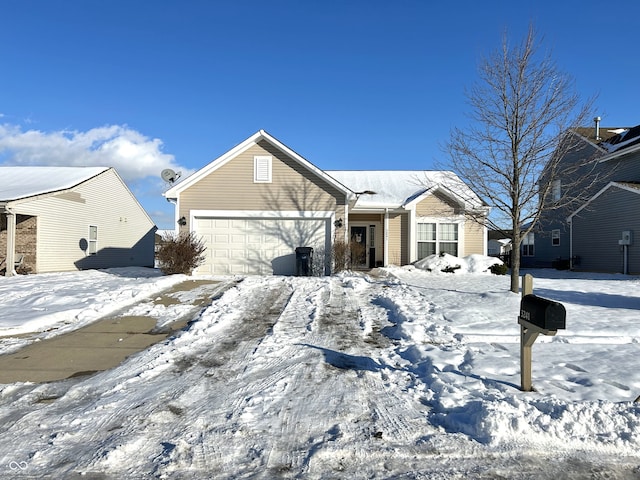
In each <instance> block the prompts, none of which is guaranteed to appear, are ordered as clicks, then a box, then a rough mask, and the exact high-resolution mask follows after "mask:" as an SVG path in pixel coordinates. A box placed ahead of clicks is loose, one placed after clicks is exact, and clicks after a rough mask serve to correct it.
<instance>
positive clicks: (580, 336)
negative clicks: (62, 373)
mask: <svg viewBox="0 0 640 480" xmlns="http://www.w3.org/2000/svg"><path fill="white" fill-rule="evenodd" d="M472 263H473V262H469V264H472ZM478 263H481V262H478ZM471 270H472V271H476V270H474V269H471ZM478 271H481V270H478ZM97 273H100V275H97ZM125 273H126V272H124V271H120V272H117V275H116V274H115V273H114V272H79V273H75V274H73V275H66V274H60V275H57V276H54V277H57V280H58V281H57V282H56V283H57V286H58V288H59V289H60V290H59V292H61V293H64V295H61V296H60V297H58V301H57V303H56V308H58V309H59V311H60V312H62V311H63V310H64V307H63V305H64V304H65V303H66V304H67V306H68V308H69V311H71V312H74V313H73V315H70V317H69V318H70V322H77V323H82V321H83V320H82V318H84V317H83V315H79V314H78V313H77V312H76V310H77V309H78V301H77V298H76V297H75V296H74V295H72V294H70V292H71V291H72V290H73V285H81V284H82V283H83V282H82V279H83V278H84V279H86V278H88V276H91V279H92V280H94V282H93V283H92V285H93V288H94V289H95V291H94V292H91V289H90V287H87V290H85V294H86V297H87V298H88V299H89V298H95V299H96V300H88V302H87V309H88V310H89V311H106V310H113V309H115V308H116V307H124V306H125V305H127V302H129V301H130V297H131V295H130V294H127V293H125V292H126V290H127V289H128V290H130V291H132V292H138V291H140V292H141V291H142V290H145V291H147V292H152V291H153V290H154V288H155V289H158V290H159V289H160V288H161V286H162V285H163V282H166V281H167V280H166V278H167V277H154V276H142V275H137V274H135V272H132V274H131V275H129V276H127V275H126V274H125ZM381 273H382V275H381V276H380V277H368V276H364V275H361V274H360V275H356V274H349V273H342V274H341V275H339V276H335V277H322V278H313V277H300V278H295V277H250V278H246V279H245V280H243V281H242V282H240V283H238V284H237V285H235V286H234V287H232V288H230V289H229V290H228V291H226V293H224V294H223V295H222V296H221V297H220V298H219V299H217V300H216V301H215V302H214V303H213V304H212V305H211V306H210V307H209V308H208V309H206V310H205V311H204V312H203V313H202V315H201V316H200V318H199V319H198V320H197V321H196V322H194V323H193V324H192V325H191V327H190V328H189V329H188V330H187V331H184V332H182V333H181V334H180V335H178V336H176V337H173V338H169V339H167V340H166V341H164V342H162V343H160V344H157V345H154V346H153V347H151V348H149V349H147V350H145V351H144V352H141V353H140V354H137V355H133V356H132V357H130V358H129V359H127V360H126V361H125V362H124V363H123V364H122V365H120V366H119V367H117V368H115V369H112V370H110V371H106V372H102V373H100V374H97V375H95V376H89V377H80V378H74V379H69V380H67V381H62V382H52V383H49V384H43V385H33V384H21V383H17V384H12V385H0V425H2V427H0V471H2V469H3V468H5V469H9V470H7V471H6V472H4V471H2V473H6V474H8V476H9V477H11V476H12V475H13V476H16V475H17V474H19V473H23V474H24V475H28V476H30V478H46V477H57V478H75V477H80V476H88V477H91V478H93V476H101V475H111V477H107V478H124V479H127V478H131V479H133V478H145V477H153V478H222V479H231V478H311V479H329V478H372V479H383V478H385V479H386V478H442V479H444V478H520V479H534V478H535V479H537V478H576V479H578V478H618V479H631V478H637V477H638V474H639V473H640V468H639V466H640V453H638V452H640V404H638V403H634V402H633V400H634V399H635V398H636V397H637V396H638V395H639V394H640V363H639V360H638V354H637V349H638V344H639V343H640V325H639V324H638V322H637V314H638V310H640V288H638V287H639V286H640V280H639V279H638V278H636V277H628V276H621V275H591V276H589V275H586V274H575V273H571V272H558V271H549V272H547V271H535V272H533V273H534V276H535V279H534V292H535V293H537V294H540V295H542V296H545V297H548V298H552V299H554V300H557V301H561V302H562V303H563V304H564V305H565V307H566V310H567V329H566V330H562V331H559V332H558V334H557V335H556V336H555V337H543V336H541V337H540V338H539V339H538V340H537V341H536V343H535V345H534V347H533V383H534V387H535V389H536V391H535V392H526V393H525V392H522V391H520V389H519V384H520V377H519V373H520V365H519V361H520V358H519V328H520V327H519V325H518V323H517V314H518V309H519V302H520V295H518V294H514V293H511V292H510V291H509V283H510V282H509V277H507V276H497V275H477V274H475V273H458V274H457V275H445V274H442V275H439V274H435V275H434V274H432V273H427V272H425V271H424V270H421V269H419V268H400V267H391V268H385V269H381ZM38 277H39V276H33V277H32V278H30V280H29V281H31V282H34V283H33V285H32V288H33V292H34V294H35V295H36V296H37V295H40V294H39V293H38V289H37V288H36V286H37V281H36V280H37V278H38ZM169 278H170V277H169ZM42 279H43V282H45V283H46V282H49V281H50V279H49V278H47V277H42ZM24 281H26V280H25V279H23V278H17V279H14V278H13V277H12V278H11V279H5V280H3V281H0V286H2V288H3V294H4V295H5V296H0V308H2V305H3V302H4V298H5V297H6V298H7V299H8V300H7V304H12V305H13V307H12V308H15V307H16V306H17V305H19V304H20V303H22V304H23V305H25V306H26V305H30V303H29V295H28V294H24V293H25V292H24V291H22V290H19V288H21V287H22V286H24V284H23V283H22V282H24ZM111 281H113V282H114V283H113V284H111V283H110V282H111ZM118 281H119V282H120V284H121V285H122V286H121V288H118V287H116V285H117V284H118ZM85 283H86V282H85ZM12 284H13V285H14V286H15V290H14V289H12V288H11V285H12ZM52 285H53V283H52V284H50V286H49V288H53V287H52ZM107 285H112V286H113V292H112V293H111V294H109V295H110V296H109V295H107V293H106V292H102V293H103V294H102V295H101V294H100V291H101V289H102V288H104V287H105V286H107ZM136 285H137V287H136ZM154 285H155V286H154ZM92 293H95V295H94V296H92V295H91V294H92ZM19 297H20V298H22V300H19ZM54 303H55V302H54ZM137 308H138V306H134V307H132V309H133V310H135V309H137ZM16 311H17V310H16ZM14 315H15V316H14V317H13V320H12V322H13V323H14V324H18V323H19V319H18V315H19V314H17V313H16V314H14ZM32 320H33V319H32ZM7 322H8V323H12V322H9V321H7ZM41 323H44V320H43V321H42V322H41ZM10 466H13V467H15V468H21V469H22V467H24V470H25V471H24V472H12V471H10V469H11V467H10Z"/></svg>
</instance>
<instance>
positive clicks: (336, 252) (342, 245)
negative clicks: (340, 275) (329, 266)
mask: <svg viewBox="0 0 640 480" xmlns="http://www.w3.org/2000/svg"><path fill="white" fill-rule="evenodd" d="M331 256H332V257H333V271H334V272H341V271H343V270H345V269H347V268H349V264H350V253H349V244H348V243H347V242H343V241H341V240H336V241H335V242H333V246H332V250H331Z"/></svg>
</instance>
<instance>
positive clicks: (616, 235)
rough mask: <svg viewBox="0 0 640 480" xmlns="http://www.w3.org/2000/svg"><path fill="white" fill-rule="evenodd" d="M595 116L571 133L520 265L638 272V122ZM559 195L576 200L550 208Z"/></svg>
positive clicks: (639, 187) (525, 242) (639, 175)
mask: <svg viewBox="0 0 640 480" xmlns="http://www.w3.org/2000/svg"><path fill="white" fill-rule="evenodd" d="M594 121H595V125H594V127H581V128H576V129H574V131H572V132H570V135H572V142H573V147H572V148H571V149H570V150H569V151H567V152H566V153H565V154H564V155H563V157H562V158H561V160H560V169H559V170H560V172H561V174H560V175H558V176H557V178H555V179H554V180H553V182H554V184H553V188H552V196H551V198H550V199H549V200H548V204H547V208H546V209H545V211H544V212H543V215H542V216H541V218H540V221H539V222H538V225H537V227H536V228H535V229H534V231H533V232H532V233H530V234H529V235H528V237H529V238H527V239H525V241H524V242H523V245H522V249H523V250H522V253H523V259H522V260H523V262H522V263H523V266H537V267H551V266H556V267H558V268H571V269H573V270H576V271H592V272H609V273H633V274H638V273H640V242H639V241H638V239H637V238H635V236H634V233H635V234H638V232H640V214H639V213H638V212H640V126H636V127H600V124H599V122H600V118H599V117H597V118H595V119H594ZM572 177H574V178H578V179H579V180H578V181H575V180H573V179H572ZM563 195H566V196H567V197H568V198H571V199H576V200H575V201H574V202H573V204H571V205H563V206H560V207H559V208H554V207H555V206H554V204H553V202H554V201H555V200H556V199H558V198H561V197H562V196H563Z"/></svg>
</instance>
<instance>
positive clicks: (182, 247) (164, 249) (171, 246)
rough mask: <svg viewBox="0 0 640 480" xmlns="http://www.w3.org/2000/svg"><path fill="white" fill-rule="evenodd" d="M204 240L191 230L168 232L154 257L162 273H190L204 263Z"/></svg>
mask: <svg viewBox="0 0 640 480" xmlns="http://www.w3.org/2000/svg"><path fill="white" fill-rule="evenodd" d="M205 250H206V247H205V245H204V242H203V241H202V240H201V239H199V238H197V237H196V236H195V234H194V233H193V232H189V233H187V232H181V233H179V234H177V235H176V234H174V233H168V234H166V235H165V236H164V237H163V239H162V244H161V245H160V246H159V248H158V252H157V254H156V258H157V260H158V266H159V267H160V270H161V271H162V273H164V274H167V275H172V274H175V273H183V274H185V275H191V274H192V273H193V271H194V270H195V269H196V268H198V267H199V266H200V265H202V264H203V263H204V252H205Z"/></svg>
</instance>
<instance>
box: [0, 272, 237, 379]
mask: <svg viewBox="0 0 640 480" xmlns="http://www.w3.org/2000/svg"><path fill="white" fill-rule="evenodd" d="M230 285H231V283H220V282H215V281H212V280H186V281H184V282H182V283H179V284H177V285H175V286H173V287H172V288H171V289H169V290H167V291H165V292H162V294H160V295H159V296H157V297H156V298H154V299H153V303H154V304H156V305H159V304H162V305H165V306H167V305H171V304H175V303H177V302H180V300H178V297H179V296H180V294H181V293H183V292H186V291H193V292H195V293H196V295H195V298H194V300H192V301H191V302H190V304H191V305H192V308H190V309H188V310H187V311H186V312H185V313H184V314H182V315H181V316H180V317H178V318H176V319H175V320H174V321H173V322H172V323H171V324H170V325H169V326H168V328H163V329H161V330H158V329H156V328H155V327H156V319H154V318H152V317H148V316H138V315H135V316H130V315H126V312H125V313H124V314H123V315H119V316H115V317H109V318H104V319H102V320H98V321H96V322H94V323H92V324H91V325H88V326H86V327H83V328H80V329H78V330H75V331H73V332H70V333H67V334H63V335H59V336H56V337H53V338H50V339H48V340H42V341H39V342H34V343H32V344H30V345H28V346H26V347H24V348H22V349H20V350H18V351H17V352H14V353H11V354H8V355H0V383H14V382H36V383H43V382H51V381H55V380H62V379H65V378H71V377H77V376H80V375H89V374H93V373H96V372H99V371H103V370H108V369H110V368H113V367H116V366H118V365H119V364H120V363H121V362H122V361H123V360H124V359H126V358H127V357H129V356H130V355H133V354H135V353H138V352H140V351H142V350H144V349H145V348H147V347H149V346H151V345H153V344H155V343H158V342H160V341H162V340H164V339H165V338H167V337H168V336H170V335H172V334H174V333H176V332H177V331H179V330H180V329H182V328H184V327H185V326H186V325H187V324H188V323H189V322H190V321H192V320H194V319H195V318H196V317H197V315H198V314H199V312H201V311H202V309H204V308H206V307H207V306H209V305H210V304H211V303H212V301H213V299H214V298H216V297H217V296H219V294H220V293H221V292H223V291H224V290H225V289H227V288H228V287H229V286H230Z"/></svg>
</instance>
